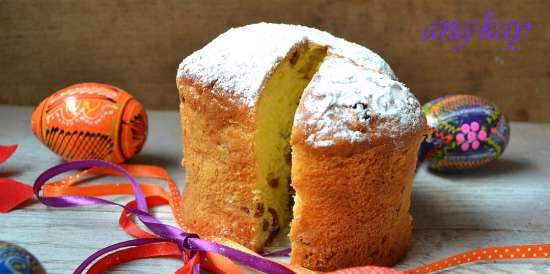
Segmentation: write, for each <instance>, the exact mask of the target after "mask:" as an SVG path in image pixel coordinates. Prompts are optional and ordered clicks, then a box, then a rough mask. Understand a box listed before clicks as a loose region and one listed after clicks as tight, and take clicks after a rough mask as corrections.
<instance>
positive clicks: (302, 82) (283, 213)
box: [252, 43, 327, 246]
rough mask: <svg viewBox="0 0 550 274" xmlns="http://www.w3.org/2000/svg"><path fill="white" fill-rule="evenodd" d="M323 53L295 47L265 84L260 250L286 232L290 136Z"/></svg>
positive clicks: (260, 113)
mask: <svg viewBox="0 0 550 274" xmlns="http://www.w3.org/2000/svg"><path fill="white" fill-rule="evenodd" d="M326 55H327V48H326V47H323V46H319V45H315V44H310V43H303V44H300V45H298V46H297V47H295V48H294V49H293V50H292V51H291V52H290V53H289V54H288V55H287V57H286V58H285V60H283V61H282V62H281V63H280V64H279V65H278V66H277V68H276V69H275V70H274V71H273V73H272V74H271V75H270V77H269V78H268V80H267V81H266V83H265V85H264V88H263V91H262V93H261V96H260V98H259V100H258V104H257V107H256V125H257V132H256V152H257V155H258V156H257V157H258V158H257V162H258V166H259V169H258V181H257V185H256V190H255V193H254V194H255V198H254V205H253V208H252V212H253V214H254V217H256V218H260V219H261V220H260V222H259V223H258V226H259V227H258V228H257V229H256V231H258V237H257V238H256V239H257V240H258V246H264V245H265V244H269V242H271V240H272V239H273V237H275V235H276V234H277V232H278V231H279V230H280V229H281V228H286V227H287V226H288V224H289V222H290V218H291V212H292V201H293V198H292V190H291V187H290V170H291V149H290V133H291V129H292V122H293V121H294V114H295V112H296V108H297V107H298V104H299V102H300V97H301V95H302V92H303V91H304V89H305V87H306V86H307V84H308V83H309V82H310V80H311V78H312V77H313V75H314V74H315V73H316V72H317V70H318V68H319V66H320V64H321V62H322V60H323V59H324V57H325V56H326Z"/></svg>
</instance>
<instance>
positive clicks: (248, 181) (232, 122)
mask: <svg viewBox="0 0 550 274" xmlns="http://www.w3.org/2000/svg"><path fill="white" fill-rule="evenodd" d="M178 89H179V90H180V98H181V101H182V103H181V105H180V114H181V123H182V129H183V147H184V159H183V161H182V164H183V165H184V166H185V169H186V173H187V181H186V186H185V191H184V192H183V197H182V199H183V204H184V205H185V206H186V207H189V208H192V209H193V210H187V211H186V214H185V215H184V222H185V224H186V226H187V227H186V228H187V229H189V230H190V231H191V232H195V233H200V234H201V236H206V237H208V236H219V237H227V238H229V239H233V240H235V241H237V242H239V243H241V244H243V245H245V246H247V247H248V248H252V249H255V250H259V249H261V247H262V246H261V244H263V243H257V242H255V241H254V238H255V234H256V232H255V229H256V228H257V227H258V222H259V219H258V218H254V217H253V214H252V213H251V211H253V187H254V184H255V180H256V169H255V164H256V160H255V148H254V128H253V121H252V119H253V117H252V116H251V115H250V112H249V111H248V110H247V107H246V106H242V105H238V104H235V103H234V101H230V100H229V99H228V98H227V97H224V96H219V95H216V94H214V93H212V92H211V91H210V90H208V87H202V86H200V85H196V84H195V83H193V81H192V80H191V79H185V78H180V79H179V80H178Z"/></svg>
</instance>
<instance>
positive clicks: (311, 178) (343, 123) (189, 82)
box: [177, 23, 426, 271]
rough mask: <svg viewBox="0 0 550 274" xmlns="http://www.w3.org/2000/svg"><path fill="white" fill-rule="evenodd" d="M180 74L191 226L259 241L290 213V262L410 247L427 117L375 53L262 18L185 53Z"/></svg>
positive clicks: (346, 260) (335, 261)
mask: <svg viewBox="0 0 550 274" xmlns="http://www.w3.org/2000/svg"><path fill="white" fill-rule="evenodd" d="M177 85H178V89H179V92H180V98H181V105H180V109H181V118H182V120H181V121H182V128H183V142H184V160H183V165H184V166H185V169H186V173H187V180H186V185H185V190H184V192H183V206H184V207H185V208H186V209H187V210H186V214H185V220H184V222H185V223H186V225H187V227H186V228H187V229H189V230H191V231H192V232H196V233H199V234H200V235H203V236H222V237H226V238H229V239H232V240H235V241H237V242H239V243H241V244H243V245H245V246H247V247H250V248H252V249H254V250H258V251H259V250H262V248H263V247H264V246H265V245H266V244H268V243H269V242H270V241H271V239H272V238H273V237H274V236H275V235H276V233H277V232H278V231H279V230H280V229H281V228H284V227H286V226H288V224H289V222H290V221H291V220H292V221H291V230H290V240H291V243H292V253H291V261H292V262H293V263H297V264H300V265H302V266H305V267H308V268H311V269H315V270H323V271H325V270H334V269H337V268H342V267H347V266H355V265H365V264H379V265H390V264H393V263H395V262H396V261H397V260H399V259H400V258H401V257H402V255H403V254H404V253H405V252H406V249H407V247H408V245H409V239H410V235H411V218H410V216H409V213H408V211H409V204H410V192H411V187H412V178H413V175H414V169H415V166H416V154H417V152H418V147H419V145H420V141H421V139H422V135H423V134H424V133H425V131H426V122H425V118H424V116H423V114H422V110H421V107H420V104H419V102H418V101H417V100H416V98H415V97H414V96H413V95H412V94H411V93H410V92H409V90H408V89H407V88H406V87H405V86H404V85H403V84H401V83H399V82H397V81H396V78H395V76H394V74H393V72H392V71H391V69H390V68H389V66H388V65H387V64H386V63H385V62H384V60H383V59H382V58H380V57H379V56H378V55H376V54H375V53H373V52H371V51H370V50H368V49H366V48H364V47H361V46H359V45H357V44H353V43H350V42H347V41H345V40H343V39H339V38H336V37H333V36H332V35H330V34H328V33H326V32H322V31H318V30H315V29H311V28H307V27H302V26H294V25H284V24H266V23H260V24H254V25H248V26H244V27H240V28H235V29H231V30H229V31H227V32H226V33H224V34H221V35H220V36H219V37H217V38H216V39H214V40H213V41H212V42H210V43H209V44H208V45H206V46H205V47H204V48H203V49H201V50H199V51H197V52H195V53H193V54H191V55H190V56H188V57H187V58H185V59H184V60H183V62H182V63H181V64H180V67H179V69H178V76H177ZM294 191H295V192H296V193H295V195H293V192H294Z"/></svg>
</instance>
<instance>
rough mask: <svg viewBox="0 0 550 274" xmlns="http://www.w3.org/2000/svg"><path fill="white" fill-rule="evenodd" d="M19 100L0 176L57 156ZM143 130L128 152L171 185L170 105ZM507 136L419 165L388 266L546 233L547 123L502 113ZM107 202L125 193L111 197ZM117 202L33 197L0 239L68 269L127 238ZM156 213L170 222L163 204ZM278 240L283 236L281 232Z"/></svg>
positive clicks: (21, 176) (1, 220)
mask: <svg viewBox="0 0 550 274" xmlns="http://www.w3.org/2000/svg"><path fill="white" fill-rule="evenodd" d="M30 113H31V109H30V108H28V107H7V106H2V107H0V128H1V130H0V144H14V143H17V144H20V147H19V149H18V150H17V152H16V153H15V155H14V156H13V158H12V159H10V160H9V161H8V162H6V163H5V164H3V165H1V166H0V176H10V177H13V178H15V179H17V180H20V181H23V182H27V183H29V184H31V183H32V182H33V181H34V179H35V178H36V177H37V176H38V175H39V174H40V172H42V171H43V170H45V169H46V168H48V167H50V166H52V165H54V164H57V163H59V159H58V158H57V157H56V156H55V155H54V154H53V153H51V152H50V151H48V150H47V149H46V148H45V147H44V146H43V145H41V144H40V143H39V142H38V141H37V139H36V138H35V137H34V136H33V135H32V133H31V131H30V126H29V124H30V121H29V119H30ZM149 117H150V129H151V130H150V135H149V139H148V141H147V143H146V145H145V147H144V150H143V151H142V153H141V154H140V155H138V156H137V157H136V158H135V159H134V160H133V161H132V162H134V163H147V164H157V165H162V166H164V167H166V168H167V169H168V171H169V172H170V174H171V175H172V176H173V178H174V179H175V181H176V182H177V183H178V185H179V186H180V187H182V186H183V183H184V175H185V173H184V171H183V170H182V169H181V168H180V166H179V162H180V157H181V155H180V151H181V150H180V149H181V142H180V136H181V135H180V129H179V126H178V125H179V118H178V117H179V115H178V113H177V112H175V111H150V112H149ZM511 130H512V131H511V132H512V138H511V142H510V145H509V148H508V150H507V151H506V152H505V153H504V155H503V158H502V159H500V160H499V161H497V162H495V163H494V164H492V165H490V166H488V167H487V168H486V169H483V170H482V171H478V172H473V173H470V174H462V175H442V174H434V173H431V172H429V171H427V170H426V169H425V168H421V169H420V170H419V171H418V173H417V175H416V178H415V180H414V190H413V197H412V215H413V217H414V222H413V224H414V231H413V242H412V247H411V250H410V251H409V253H408V255H407V257H406V258H405V259H404V260H403V261H402V262H401V263H400V264H399V265H398V266H397V267H399V268H401V269H407V268H412V267H415V266H419V265H421V264H424V263H429V262H432V261H435V260H438V259H442V258H444V257H446V256H450V255H454V254H455V253H459V252H463V251H466V250H470V249H474V248H479V247H486V246H495V245H511V244H528V243H543V242H548V240H549V239H550V180H548V178H549V177H550V168H549V167H550V138H549V137H550V124H533V123H517V122H516V123H512V128H511ZM113 200H115V201H117V202H125V201H128V197H114V198H113ZM119 213H120V210H119V209H118V208H114V207H108V206H93V207H85V208H66V209H56V208H46V207H45V206H44V205H42V204H37V203H34V204H32V205H30V206H28V207H25V208H24V209H18V210H15V211H13V212H11V213H9V214H7V215H0V240H4V241H8V242H12V243H15V244H19V245H21V246H23V247H25V248H27V249H28V250H29V251H31V252H32V253H34V254H35V255H36V256H37V257H38V258H39V259H40V261H41V262H42V263H43V264H44V266H45V267H46V269H47V270H48V273H50V274H57V273H68V272H70V271H72V270H73V269H74V268H76V266H78V264H79V263H80V262H82V260H84V259H85V258H86V257H87V256H89V255H90V254H92V253H93V252H94V251H96V250H98V249H100V248H102V247H105V246H107V245H109V244H113V243H116V242H119V241H123V240H128V239H130V237H129V236H127V235H125V234H124V232H123V231H122V230H121V229H120V228H119V227H118V225H117V220H118V215H119ZM156 215H157V216H159V218H160V219H161V220H163V221H166V222H169V223H173V221H172V219H171V214H170V211H169V209H168V208H167V207H163V208H160V209H158V210H157V211H156ZM276 243H277V245H278V246H288V244H289V243H288V240H287V239H286V237H284V235H281V236H280V237H279V239H277V241H276ZM179 265H180V263H179V262H178V261H175V260H169V259H155V260H143V261H136V262H131V263H128V264H125V265H123V266H121V267H118V268H117V269H116V270H114V271H112V272H111V273H172V272H173V271H174V270H175V269H177V267H178V266H179ZM443 273H461V274H474V273H503V274H504V273H522V274H535V273H536V274H550V260H529V261H511V262H500V263H494V264H490V263H485V264H476V265H470V266H462V267H458V268H455V269H452V270H449V271H446V272H443Z"/></svg>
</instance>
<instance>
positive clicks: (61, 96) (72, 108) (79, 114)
mask: <svg viewBox="0 0 550 274" xmlns="http://www.w3.org/2000/svg"><path fill="white" fill-rule="evenodd" d="M31 127H32V131H33V132H34V134H35V135H36V136H37V137H38V139H39V140H40V141H41V142H42V143H44V144H45V145H46V146H47V147H48V148H49V149H50V150H52V151H53V152H55V153H57V154H58V155H59V156H61V157H62V158H63V159H65V160H68V161H70V160H81V159H101V160H106V161H110V162H113V163H122V162H124V161H126V160H128V159H130V158H132V157H133V156H134V155H136V154H137V153H138V152H139V151H140V150H141V148H142V147H143V144H144V143H145V140H146V138H147V114H146V112H145V110H144V109H143V107H142V106H141V104H140V103H139V102H138V101H137V100H136V99H135V98H134V97H133V96H131V95H130V94H129V93H128V92H126V91H124V90H122V89H120V88H117V87H114V86H111V85H106V84H99V83H82V84H76V85H73V86H69V87H66V88H64V89H62V90H59V91H57V92H56V93H54V94H52V95H51V96H49V97H47V98H46V99H44V100H43V101H42V102H41V103H40V104H39V105H38V106H37V107H36V109H35V110H34V111H33V113H32V119H31Z"/></svg>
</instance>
